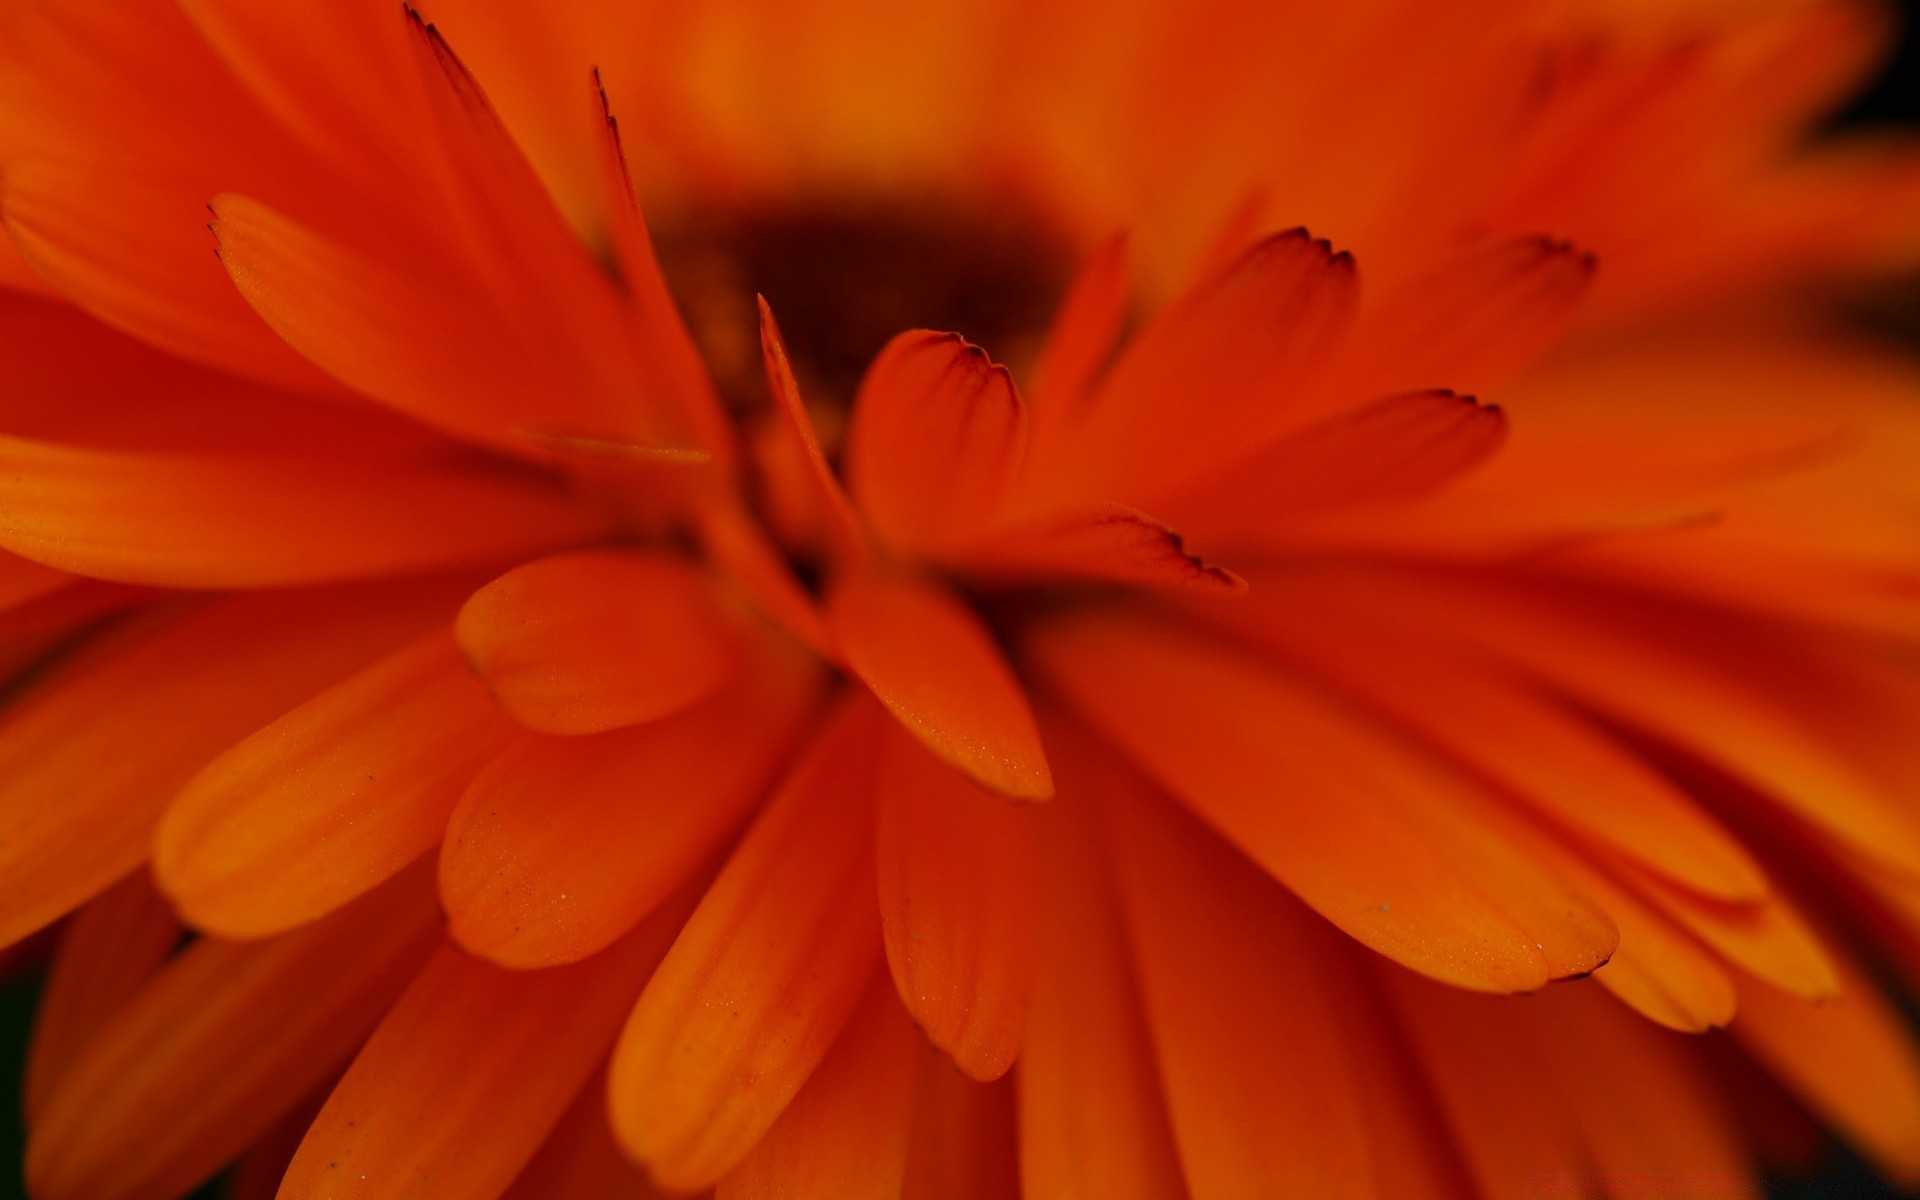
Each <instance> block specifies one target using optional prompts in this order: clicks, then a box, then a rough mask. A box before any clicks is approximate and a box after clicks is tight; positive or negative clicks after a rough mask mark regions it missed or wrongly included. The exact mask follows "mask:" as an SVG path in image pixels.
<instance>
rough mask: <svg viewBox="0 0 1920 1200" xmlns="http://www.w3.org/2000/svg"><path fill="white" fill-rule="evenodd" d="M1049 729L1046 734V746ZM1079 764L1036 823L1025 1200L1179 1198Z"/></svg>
mask: <svg viewBox="0 0 1920 1200" xmlns="http://www.w3.org/2000/svg"><path fill="white" fill-rule="evenodd" d="M1055 728H1056V726H1055V725H1054V724H1051V723H1050V724H1049V726H1048V735H1049V736H1050V737H1051V736H1053V734H1054V730H1055ZM1080 763H1081V758H1080V756H1079V755H1069V754H1065V753H1064V752H1063V757H1062V760H1061V764H1060V765H1061V771H1062V774H1063V777H1064V781H1065V782H1064V786H1065V788H1066V792H1067V794H1066V797H1065V798H1064V799H1063V800H1062V801H1061V802H1060V803H1059V804H1050V805H1048V806H1047V807H1046V808H1044V809H1040V810H1038V811H1037V812H1036V813H1035V814H1034V817H1035V820H1036V821H1037V822H1038V823H1039V825H1040V828H1041V829H1042V831H1043V835H1042V845H1043V857H1042V864H1043V869H1042V871H1041V880H1042V883H1043V885H1044V906H1043V909H1042V913H1041V919H1040V933H1039V938H1040V962H1039V970H1038V973H1037V974H1036V976H1035V978H1034V984H1033V1003H1032V1005H1031V1007H1030V1008H1029V1010H1028V1013H1027V1040H1026V1045H1025V1046H1024V1047H1023V1048H1022V1049H1021V1052H1020V1070H1019V1071H1018V1072H1016V1073H1015V1075H1014V1084H1015V1086H1016V1087H1017V1088H1018V1090H1019V1106H1018V1111H1019V1121H1020V1181H1021V1194H1022V1195H1023V1196H1025V1197H1027V1200H1084V1198H1090V1197H1094V1196H1098V1197H1101V1198H1102V1200H1167V1198H1168V1197H1177V1196H1183V1195H1185V1193H1186V1189H1185V1187H1184V1186H1183V1185H1182V1183H1181V1179H1180V1165H1179V1164H1180V1160H1179V1156H1178V1154H1177V1152H1176V1151H1175V1150H1174V1148H1173V1135H1172V1133H1171V1131H1170V1130H1169V1129H1168V1128H1167V1116H1166V1107H1165V1102H1164V1100H1163V1099H1162V1097H1161V1092H1160V1080H1159V1076H1158V1073H1157V1072H1156V1070H1155V1068H1154V1063H1153V1056H1152V1047H1151V1044H1150V1043H1149V1042H1148V1040H1147V1029H1146V1023H1145V1018H1144V1017H1143V1016H1142V1014H1141V1011H1140V1001H1139V997H1138V996H1137V994H1136V993H1135V991H1134V981H1133V978H1132V974H1131V969H1130V968H1129V966H1128V963H1127V947H1126V944H1125V942H1124V940H1123V937H1124V935H1123V933H1122V930H1121V925H1120V913H1119V910H1118V908H1117V904H1118V901H1117V899H1116V898H1115V897H1114V896H1113V893H1112V890H1111V886H1110V885H1109V883H1108V881H1107V878H1106V875H1105V872H1104V869H1103V864H1102V863H1101V862H1100V861H1099V860H1098V859H1097V858H1096V857H1095V856H1094V845H1093V839H1094V837H1095V836H1096V834H1095V831H1094V829H1093V827H1092V826H1091V824H1090V822H1089V818H1090V814H1089V813H1088V812H1087V811H1086V809H1087V801H1086V799H1085V797H1086V796H1088V795H1090V794H1094V793H1090V792H1089V791H1088V790H1087V779H1088V775H1087V774H1086V773H1085V772H1083V771H1082V770H1081V769H1080ZM1094 786H1097V781H1096V783H1095V784H1094ZM1076 797H1080V798H1079V799H1076ZM1076 806H1077V807H1076Z"/></svg>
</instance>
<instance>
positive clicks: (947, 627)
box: [827, 571, 1053, 800]
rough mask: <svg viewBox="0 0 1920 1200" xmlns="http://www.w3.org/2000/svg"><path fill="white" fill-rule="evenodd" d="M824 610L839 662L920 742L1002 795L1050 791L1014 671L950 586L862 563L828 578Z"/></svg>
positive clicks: (1037, 795)
mask: <svg viewBox="0 0 1920 1200" xmlns="http://www.w3.org/2000/svg"><path fill="white" fill-rule="evenodd" d="M827 620H828V622H829V623H830V625H831V626H832V629H833V634H834V638H835V640H836V641H838V642H839V645H840V650H841V653H842V654H844V655H845V656H846V662H847V668H848V669H849V670H850V671H852V672H853V673H854V674H855V675H857V676H858V677H859V678H860V681H861V682H862V683H865V684H866V685H867V686H868V687H869V688H871V689H872V690H873V694H874V695H875V696H877V697H878V698H879V700H880V702H881V703H882V704H884V705H886V706H887V709H888V711H890V712H892V713H893V715H894V716H895V717H896V718H898V719H899V721H900V723H901V724H902V725H904V726H906V728H907V730H908V731H909V732H910V733H912V734H913V735H914V736H915V737H917V738H919V739H920V740H921V742H922V743H924V744H925V745H926V747H927V749H929V750H931V751H933V752H934V754H936V755H938V756H939V757H940V758H942V759H944V760H946V761H947V762H948V763H951V764H952V765H953V766H955V767H956V768H958V769H959V770H961V771H963V772H965V773H966V774H967V775H969V776H971V777H972V778H973V779H974V780H975V781H976V782H978V783H979V784H980V785H981V786H983V787H986V788H988V789H990V790H992V791H995V792H999V793H1000V794H1001V795H1003V796H1011V797H1013V798H1014V799H1016V800H1044V799H1045V798H1046V797H1048V796H1050V795H1052V794H1053V777H1052V775H1051V774H1050V773H1049V772H1048V769H1047V757H1046V752H1045V751H1044V750H1043V749H1042V748H1041V745H1040V733H1039V731H1038V730H1037V729H1036V728H1035V727H1034V724H1033V711H1032V709H1030V708H1029V707H1028V706H1027V697H1026V694H1025V692H1023V691H1022V690H1021V687H1020V681H1019V680H1018V679H1017V678H1015V676H1014V673H1013V669H1012V668H1011V667H1009V666H1008V665H1007V661H1006V659H1005V657H1004V656H1003V655H1002V654H1001V652H1000V648H999V646H998V645H996V644H995V642H994V640H993V634H992V633H991V632H990V631H989V630H988V629H987V627H986V625H985V623H983V622H982V621H981V620H980V618H979V616H977V615H976V614H975V613H974V611H973V610H972V609H971V608H969V607H968V606H967V605H966V603H965V602H964V601H962V600H961V599H960V598H959V597H958V596H956V595H954V594H953V593H952V592H951V591H949V590H948V589H947V588H945V587H944V586H942V585H940V584H937V583H932V582H924V581H920V580H913V579H907V578H901V577H891V576H882V575H878V574H871V573H868V572H865V571H861V572H856V573H851V574H849V575H848V576H846V577H845V578H842V579H840V580H838V581H837V582H836V583H835V584H834V587H833V590H832V592H831V593H830V594H829V595H828V597H827Z"/></svg>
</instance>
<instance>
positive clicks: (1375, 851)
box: [1028, 611, 1617, 991]
mask: <svg viewBox="0 0 1920 1200" xmlns="http://www.w3.org/2000/svg"><path fill="white" fill-rule="evenodd" d="M1028 649H1029V651H1030V653H1031V654H1032V656H1033V658H1034V659H1035V661H1036V665H1038V666H1039V667H1040V668H1041V670H1042V672H1043V674H1044V676H1045V677H1046V678H1047V679H1048V680H1049V681H1051V682H1052V683H1054V684H1055V685H1056V686H1058V687H1060V688H1061V689H1062V690H1063V691H1064V692H1065V693H1066V695H1067V696H1068V697H1069V698H1070V699H1071V700H1072V701H1073V703H1074V705H1075V707H1076V708H1077V709H1079V710H1080V711H1081V712H1082V713H1083V714H1085V715H1086V716H1087V717H1088V719H1089V720H1090V721H1091V722H1092V724H1093V725H1094V727H1095V728H1097V729H1099V730H1100V731H1101V732H1102V733H1104V734H1106V735H1107V736H1108V737H1110V738H1112V739H1113V740H1114V742H1115V744H1116V745H1117V746H1119V747H1120V748H1121V749H1122V750H1123V751H1124V752H1125V753H1126V754H1127V755H1129V756H1130V757H1131V758H1132V759H1133V760H1134V761H1135V762H1137V763H1138V764H1139V765H1140V766H1141V767H1142V768H1144V769H1145V770H1146V771H1147V773H1148V774H1149V775H1151V776H1152V777H1154V778H1155V780H1156V781H1157V782H1159V783H1161V784H1162V785H1163V786H1166V787H1167V788H1169V790H1170V791H1172V792H1173V793H1174V794H1175V795H1176V796H1178V797H1179V798H1180V799H1182V800H1183V801H1184V802H1185V803H1187V804H1188V805H1190V806H1191V807H1193V808H1194V809H1195V810H1196V811H1197V812H1198V813H1200V814H1201V815H1202V816H1203V817H1204V818H1205V819H1206V820H1207V821H1208V822H1209V823H1210V824H1212V825H1214V826H1215V828H1217V829H1219V830H1221V831H1222V832H1223V833H1225V834H1226V835H1227V836H1228V838H1229V840H1231V841H1233V842H1234V843H1235V844H1237V845H1239V846H1240V847H1241V848H1242V849H1243V850H1245V851H1247V852H1248V853H1249V854H1250V855H1252V856H1253V857H1254V859H1255V860H1256V861H1258V862H1259V863H1260V864H1261V865H1262V866H1264V867H1265V868H1266V869H1267V870H1269V871H1271V872H1272V873H1273V874H1274V875H1275V876H1276V877H1277V878H1279V879H1280V880H1281V882H1283V883H1285V884H1286V885H1287V886H1288V887H1289V888H1291V889H1292V890H1293V891H1294V892H1295V893H1296V894H1297V895H1299V896H1300V897H1301V898H1302V899H1304V900H1305V901H1306V902H1307V903H1308V904H1309V905H1310V906H1312V907H1313V908H1315V909H1316V910H1317V911H1319V912H1320V913H1321V915H1323V916H1325V917H1326V918H1327V919H1328V920H1330V921H1332V922H1333V923H1334V924H1336V925H1338V926H1340V927H1341V928H1342V929H1345V930H1346V931H1347V932H1348V933H1350V934H1352V935H1353V936H1354V937H1356V938H1358V939H1359V940H1361V941H1362V942H1365V943H1366V944H1368V945H1370V946H1372V947H1373V948H1374V949H1376V950H1379V951H1380V952H1381V953H1383V954H1385V955H1387V956H1388V957H1390V958H1393V959H1395V960H1396V961H1399V962H1401V963H1403V964H1405V965H1407V966H1409V967H1412V968H1414V969H1415V970H1418V971H1422V972H1425V973H1427V974H1430V975H1432V976H1433V977H1435V978H1437V979H1442V980H1445V981H1448V982H1452V983H1456V984H1459V985H1462V986H1466V987H1472V988H1478V989H1482V990H1487V991H1531V990H1533V989H1534V988H1537V987H1539V986H1540V985H1542V984H1544V983H1545V982H1546V981H1547V980H1548V979H1550V978H1555V977H1559V976H1563V975H1577V974H1584V973H1586V972H1587V971H1591V970H1592V969H1593V968H1594V967H1596V966H1598V965H1599V964H1600V963H1602V962H1605V961H1606V958H1607V955H1609V954H1610V953H1612V950H1613V947H1614V945H1615V944H1617V934H1616V933H1615V931H1614V930H1613V928H1612V925H1611V924H1610V923H1609V922H1608V921H1607V919H1606V916H1605V914H1604V913H1602V912H1600V911H1598V910H1597V909H1595V908H1594V907H1593V906H1592V904H1591V903H1589V902H1588V901H1586V900H1585V899H1583V898H1581V897H1580V896H1579V895H1578V894H1577V893H1576V892H1574V891H1573V890H1572V889H1570V888H1569V887H1567V886H1566V885H1565V884H1564V883H1563V882H1562V881H1560V880H1559V879H1557V878H1556V877H1554V876H1553V875H1552V873H1551V872H1550V871H1546V870H1544V869H1543V868H1540V867H1538V866H1536V865H1534V864H1532V863H1530V862H1529V861H1528V860H1527V859H1526V857H1525V856H1524V855H1523V854H1521V853H1520V852H1519V851H1518V850H1517V849H1516V847H1515V846H1514V845H1513V843H1512V841H1511V840H1510V838H1509V837H1508V836H1507V835H1506V834H1505V832H1503V830H1502V821H1501V818H1500V815H1499V813H1498V810H1497V809H1496V808H1495V807H1494V806H1493V805H1492V804H1491V803H1490V802H1489V801H1488V800H1487V799H1486V798H1485V797H1483V796H1482V795H1481V793H1480V791H1479V790H1478V789H1477V788H1475V787H1473V786H1472V785H1471V784H1470V782H1469V781H1468V780H1467V779H1466V778H1464V777H1462V776H1460V775H1458V774H1456V773H1454V772H1452V771H1451V770H1449V769H1448V768H1446V767H1445V766H1444V765H1443V764H1441V763H1440V762H1438V761H1436V760H1433V759H1431V758H1428V757H1426V756H1424V755H1421V754H1419V753H1418V752H1417V751H1416V750H1415V749H1414V748H1413V747H1412V746H1411V745H1409V744H1408V743H1406V742H1404V741H1402V740H1400V739H1399V738H1396V737H1394V736H1393V735H1392V734H1391V733H1389V732H1387V731H1384V730H1381V729H1379V728H1377V727H1375V726H1373V725H1371V724H1370V723H1368V722H1367V721H1365V720H1364V719H1363V718H1361V717H1360V716H1359V715H1358V714H1354V713H1350V712H1347V711H1345V710H1344V709H1343V708H1342V707H1341V706H1340V704H1339V703H1338V701H1335V700H1333V699H1332V698H1331V697H1327V696H1325V695H1323V694H1321V693H1318V692H1316V691H1315V690H1314V689H1313V688H1311V687H1310V686H1307V685H1303V684H1301V683H1298V682H1295V681H1294V680H1292V679H1291V678H1289V677H1288V676H1286V675H1285V674H1283V673H1282V672H1281V671H1280V670H1279V668H1277V667H1276V666H1273V665H1269V664H1262V663H1259V662H1249V661H1248V656H1247V655H1246V653H1245V652H1244V651H1234V650H1233V649H1232V648H1231V647H1229V646H1227V645H1225V644H1224V643H1215V642H1213V641H1211V640H1208V639H1205V638H1202V637H1200V636H1197V635H1196V634H1194V633H1192V632H1188V631H1185V630H1181V629H1179V628H1177V627H1174V626H1172V625H1171V624H1170V623H1169V622H1167V621H1166V620H1165V619H1164V618H1156V617H1154V616H1153V615H1151V614H1147V615H1143V614H1140V613H1128V612H1125V611H1116V612H1100V611H1087V612H1081V613H1077V614H1072V615H1068V616H1063V617H1060V618H1056V619H1054V620H1053V621H1051V622H1049V623H1048V624H1046V625H1043V626H1041V627H1039V628H1038V630H1037V631H1036V633H1035V635H1034V636H1032V637H1031V638H1030V640H1029V642H1028ZM1277 730H1285V731H1287V736H1286V737H1284V738H1281V737H1277V736H1275V731H1277ZM1507 823H1508V824H1510V823H1511V822H1510V821H1509V822H1507Z"/></svg>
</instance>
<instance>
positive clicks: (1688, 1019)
mask: <svg viewBox="0 0 1920 1200" xmlns="http://www.w3.org/2000/svg"><path fill="white" fill-rule="evenodd" d="M1532 850H1533V852H1534V853H1535V854H1537V855H1539V856H1541V859H1542V861H1543V862H1545V863H1547V864H1548V865H1549V866H1551V867H1552V868H1553V870H1554V871H1555V873H1557V874H1559V875H1561V876H1562V877H1564V878H1565V879H1567V880H1568V881H1569V882H1570V883H1572V884H1573V885H1574V886H1576V887H1578V888H1579V889H1580V891H1581V892H1582V893H1584V894H1585V895H1588V896H1591V897H1592V898H1593V900H1594V902H1595V903H1596V904H1598V905H1600V906H1601V907H1602V908H1604V909H1606V911H1607V915H1608V916H1609V917H1611V918H1613V922H1614V924H1615V925H1617V926H1619V928H1620V947H1619V949H1617V950H1615V951H1614V953H1613V957H1612V958H1610V959H1608V960H1607V964H1606V965H1605V966H1603V967H1601V968H1599V969H1598V970H1597V971H1595V972H1594V979H1595V981H1597V982H1598V983H1599V984H1600V986H1601V987H1604V988H1606V989H1607V990H1608V991H1609V992H1612V993H1613V994H1614V996H1615V998H1617V999H1618V1000H1620V1001H1621V1002H1622V1003H1623V1004H1626V1005H1628V1006H1629V1007H1631V1008H1633V1009H1634V1010H1635V1011H1637V1012H1638V1013H1640V1015H1641V1016H1644V1017H1646V1018H1647V1019H1648V1020H1650V1021H1657V1022H1658V1023H1660V1024H1662V1025H1665V1026H1666V1027H1667V1028H1669V1029H1675V1030H1679V1031H1680V1032H1681V1033H1704V1032H1706V1031H1707V1030H1708V1029H1712V1028H1714V1027H1716V1026H1723V1025H1725V1024H1726V1023H1727V1022H1728V1021H1731V1020H1732V1019H1733V1014H1734V1006H1735V993H1734V985H1733V978H1732V976H1731V975H1730V974H1729V972H1728V968H1727V965H1726V963H1725V962H1724V961H1723V960H1722V959H1721V957H1720V956H1719V955H1718V954H1716V953H1714V952H1713V951H1712V950H1709V949H1707V948H1706V947H1705V946H1703V945H1701V944H1700V943H1699V942H1698V941H1696V940H1695V939H1694V938H1693V937H1691V936H1689V935H1688V934H1687V932H1686V930H1685V927H1684V926H1682V925H1681V924H1679V923H1677V922H1676V921H1674V920H1673V919H1672V918H1671V917H1669V916H1668V915H1667V914H1666V913H1664V912H1662V911H1661V909H1660V908H1659V907H1658V906H1657V905H1655V904H1653V903H1650V902H1649V901H1647V900H1645V899H1643V898H1641V897H1640V896H1639V895H1638V894H1636V893H1635V892H1634V891H1632V890H1631V888H1629V887H1628V886H1626V885H1625V884H1622V883H1621V882H1619V881H1617V880H1615V879H1613V878H1611V877H1609V876H1608V875H1606V874H1605V873H1604V872H1603V871H1601V870H1599V869H1598V868H1596V867H1595V866H1594V865H1593V864H1592V863H1589V862H1587V861H1586V860H1585V859H1583V858H1581V857H1580V856H1579V855H1578V854H1576V853H1574V852H1573V851H1572V850H1571V849H1569V848H1567V847H1565V846H1562V845H1561V844H1560V843H1559V842H1558V841H1556V840H1553V839H1551V838H1541V839H1539V840H1538V841H1537V842H1535V843H1534V845H1533V846H1532Z"/></svg>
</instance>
